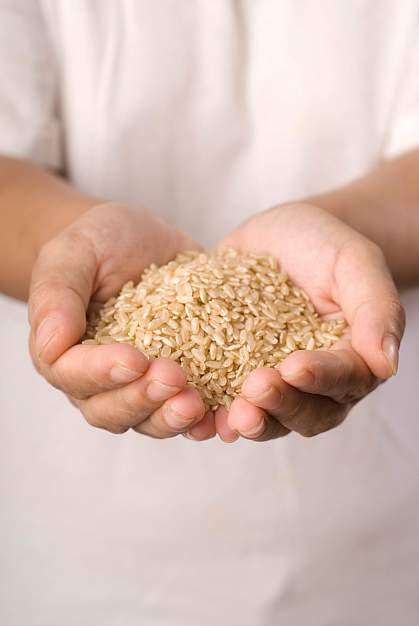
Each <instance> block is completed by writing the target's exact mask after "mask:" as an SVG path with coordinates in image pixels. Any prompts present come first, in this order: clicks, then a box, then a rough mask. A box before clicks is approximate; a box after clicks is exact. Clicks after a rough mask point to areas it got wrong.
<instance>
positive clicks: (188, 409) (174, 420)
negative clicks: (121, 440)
mask: <svg viewBox="0 0 419 626" xmlns="http://www.w3.org/2000/svg"><path fill="white" fill-rule="evenodd" d="M204 415H205V406H204V403H203V401H202V398H201V396H200V395H199V393H198V391H197V390H196V389H194V388H193V387H187V388H186V389H184V390H183V391H181V392H180V393H178V394H177V395H176V396H174V397H173V398H170V400H167V402H165V403H164V404H163V405H162V406H161V407H160V408H159V409H157V410H156V411H154V412H153V413H152V414H151V415H150V417H149V418H148V419H146V420H144V421H143V422H141V423H140V424H138V426H135V427H134V429H133V430H135V431H136V432H137V433H141V434H143V435H148V436H150V437H156V438H157V439H165V438H167V437H174V436H175V435H179V434H180V433H184V432H186V431H187V430H189V429H190V428H191V427H192V426H194V424H197V423H198V422H200V420H202V418H203V417H204Z"/></svg>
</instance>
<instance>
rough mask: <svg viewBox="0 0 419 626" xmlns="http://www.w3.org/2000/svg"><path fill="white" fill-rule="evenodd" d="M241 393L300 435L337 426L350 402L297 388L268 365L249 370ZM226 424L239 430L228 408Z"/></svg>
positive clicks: (238, 416)
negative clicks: (342, 402) (341, 402)
mask: <svg viewBox="0 0 419 626" xmlns="http://www.w3.org/2000/svg"><path fill="white" fill-rule="evenodd" d="M242 396H243V398H244V399H246V400H247V401H248V402H250V403H251V404H254V405H255V406H257V407H259V408H261V409H263V410H264V411H265V412H266V413H268V414H269V415H271V416H272V417H274V418H276V419H277V420H278V421H279V422H280V423H281V424H282V425H283V426H285V427H286V428H288V429H289V430H293V431H295V432H297V433H299V434H300V435H303V436H304V437H312V436H313V435H318V434H319V433H322V432H325V431H326V430H330V429H331V428H334V427H335V426H338V425H339V424H340V423H341V422H342V421H343V420H344V419H345V417H346V415H347V413H348V411H349V408H350V404H338V403H337V402H335V401H334V400H332V399H331V398H327V397H323V396H319V395H314V394H308V393H304V392H302V391H299V390H298V389H295V388H294V387H291V386H290V385H288V384H287V383H286V382H285V381H284V380H282V378H281V375H280V373H279V372H278V370H276V369H270V368H260V369H256V370H254V371H253V372H251V373H250V374H249V376H248V377H247V379H246V380H245V381H244V383H243V387H242ZM229 424H230V427H231V428H236V429H237V430H238V431H239V432H240V431H241V428H242V424H241V417H240V415H239V413H238V412H234V413H232V412H231V410H230V415H229ZM246 426H247V424H246Z"/></svg>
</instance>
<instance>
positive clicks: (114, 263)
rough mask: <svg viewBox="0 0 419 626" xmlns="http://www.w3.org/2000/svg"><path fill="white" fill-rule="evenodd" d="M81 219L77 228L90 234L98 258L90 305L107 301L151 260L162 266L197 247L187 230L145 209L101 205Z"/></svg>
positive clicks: (134, 277) (136, 277)
mask: <svg viewBox="0 0 419 626" xmlns="http://www.w3.org/2000/svg"><path fill="white" fill-rule="evenodd" d="M82 220H83V223H82V224H80V223H79V224H77V228H78V229H80V226H82V228H83V229H86V231H87V232H90V233H91V235H90V236H89V243H90V245H91V246H92V247H93V249H94V256H95V259H96V260H97V266H96V268H95V271H96V277H95V281H94V283H93V287H92V303H91V304H93V305H95V304H96V305H99V304H102V303H103V302H105V301H106V300H108V298H110V297H111V296H113V295H115V293H117V292H118V291H119V289H120V288H121V286H122V285H123V284H124V283H125V282H127V281H128V280H133V281H134V282H135V281H138V280H139V278H140V276H141V274H142V272H143V271H144V269H145V268H146V267H148V266H149V265H150V264H151V263H156V264H157V265H163V264H165V263H167V262H168V261H169V260H171V259H173V257H174V256H175V255H176V254H177V253H178V252H180V251H181V250H185V249H191V248H196V247H197V244H196V243H195V242H194V241H193V239H191V237H189V236H188V235H187V234H186V233H183V232H181V231H179V230H176V229H174V228H171V227H170V226H168V225H167V224H166V223H164V222H162V221H160V220H159V219H158V218H156V217H155V216H153V215H151V214H150V213H149V212H146V211H144V210H131V209H128V208H126V207H118V211H117V212H115V207H114V206H112V205H110V206H103V207H98V209H96V210H94V211H90V212H89V214H87V215H86V216H85V217H84V218H82ZM89 223H91V225H92V228H91V229H90V228H89Z"/></svg>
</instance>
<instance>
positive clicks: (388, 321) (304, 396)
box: [216, 203, 405, 442]
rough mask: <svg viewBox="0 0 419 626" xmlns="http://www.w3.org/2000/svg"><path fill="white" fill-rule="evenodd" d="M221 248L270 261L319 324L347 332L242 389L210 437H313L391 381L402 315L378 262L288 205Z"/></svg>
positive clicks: (327, 220) (358, 241) (355, 240)
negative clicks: (332, 322) (324, 320)
mask: <svg viewBox="0 0 419 626" xmlns="http://www.w3.org/2000/svg"><path fill="white" fill-rule="evenodd" d="M221 245H227V246H232V247H235V248H238V249H240V250H242V251H245V252H253V253H256V254H260V253H267V254H271V255H273V256H275V257H276V258H277V259H278V261H279V262H280V264H281V267H282V269H284V270H285V271H286V272H287V273H288V274H289V276H290V278H291V280H293V282H295V283H296V284H297V285H298V286H300V287H302V288H303V289H304V290H305V291H306V293H307V294H308V295H309V297H310V298H311V300H312V301H313V303H314V305H315V307H316V309H317V311H318V312H319V313H320V315H321V316H326V317H340V318H341V317H344V318H345V319H346V320H347V322H348V325H349V327H348V330H347V332H346V333H345V334H344V336H343V337H342V338H341V339H340V340H339V341H338V342H336V343H335V344H333V347H332V348H331V349H330V350H316V351H312V352H309V351H303V350H301V351H297V352H295V353H293V354H290V355H289V356H288V357H287V358H286V359H285V360H284V361H283V362H282V363H281V365H280V366H279V367H278V368H277V369H269V368H261V369H257V370H255V371H253V372H252V373H251V374H250V375H249V376H248V378H247V379H246V380H245V382H244V384H243V388H242V393H241V396H240V397H239V398H237V399H236V400H235V401H234V402H233V404H232V405H231V408H230V411H229V412H228V413H227V411H226V410H225V409H219V410H218V411H217V413H216V428H217V431H218V433H219V435H220V437H221V438H222V439H223V440H224V441H226V442H232V441H235V440H236V439H237V437H238V436H239V435H241V436H243V437H246V438H248V439H254V440H257V441H265V440H267V439H272V438H276V437H281V436H284V435H287V434H288V433H289V432H290V431H295V432H297V433H300V434H301V435H304V436H313V435H317V434H319V433H322V432H324V431H326V430H329V429H331V428H333V427H335V426H337V425H338V424H340V423H341V422H342V421H343V420H344V419H345V417H346V415H347V414H348V412H349V410H350V409H351V407H352V406H353V405H354V404H355V403H356V402H358V401H359V400H360V399H361V398H363V397H364V396H365V395H366V394H368V393H369V392H370V391H372V390H373V389H374V388H375V387H376V386H377V384H378V383H379V382H380V381H382V380H385V379H387V378H389V377H390V376H391V375H393V374H395V373H396V371H397V365H398V352H399V344H400V341H401V338H402V335H403V332H404V324H405V319H404V312H403V308H402V306H401V304H400V300H399V297H398V293H397V290H396V287H395V285H394V283H393V281H392V278H391V275H390V272H389V270H388V268H387V265H386V262H385V259H384V256H383V253H382V252H381V250H380V249H379V248H378V247H377V246H376V245H375V244H374V243H372V242H371V241H369V240H368V239H366V238H365V237H363V236H362V235H361V234H359V233H358V232H356V231H354V230H353V229H351V228H350V227H349V226H347V225H346V224H344V223H343V222H341V221H340V220H338V219H337V218H335V217H333V216H332V215H330V214H329V213H327V212H326V211H324V210H322V209H321V208H319V207H316V206H313V205H309V204H302V203H301V204H290V205H284V206H279V207H275V208H274V209H271V210H269V211H266V212H264V213H260V214H258V215H256V216H255V217H253V218H252V219H250V220H248V221H247V222H245V223H244V224H243V225H242V226H240V227H239V228H238V229H236V230H235V231H234V232H233V233H231V234H230V235H229V236H228V237H226V238H225V239H224V240H223V241H222V243H221Z"/></svg>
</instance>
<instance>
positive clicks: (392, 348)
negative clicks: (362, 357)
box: [382, 335, 399, 376]
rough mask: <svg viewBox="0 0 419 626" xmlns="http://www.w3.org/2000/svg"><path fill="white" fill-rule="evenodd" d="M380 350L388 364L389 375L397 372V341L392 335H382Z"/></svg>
mask: <svg viewBox="0 0 419 626" xmlns="http://www.w3.org/2000/svg"><path fill="white" fill-rule="evenodd" d="M382 350H383V352H384V355H385V357H386V359H387V361H388V364H389V366H390V371H391V375H392V376H395V375H396V374H397V369H398V367H399V341H398V339H397V338H396V337H395V336H394V335H384V339H383V343H382Z"/></svg>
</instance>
